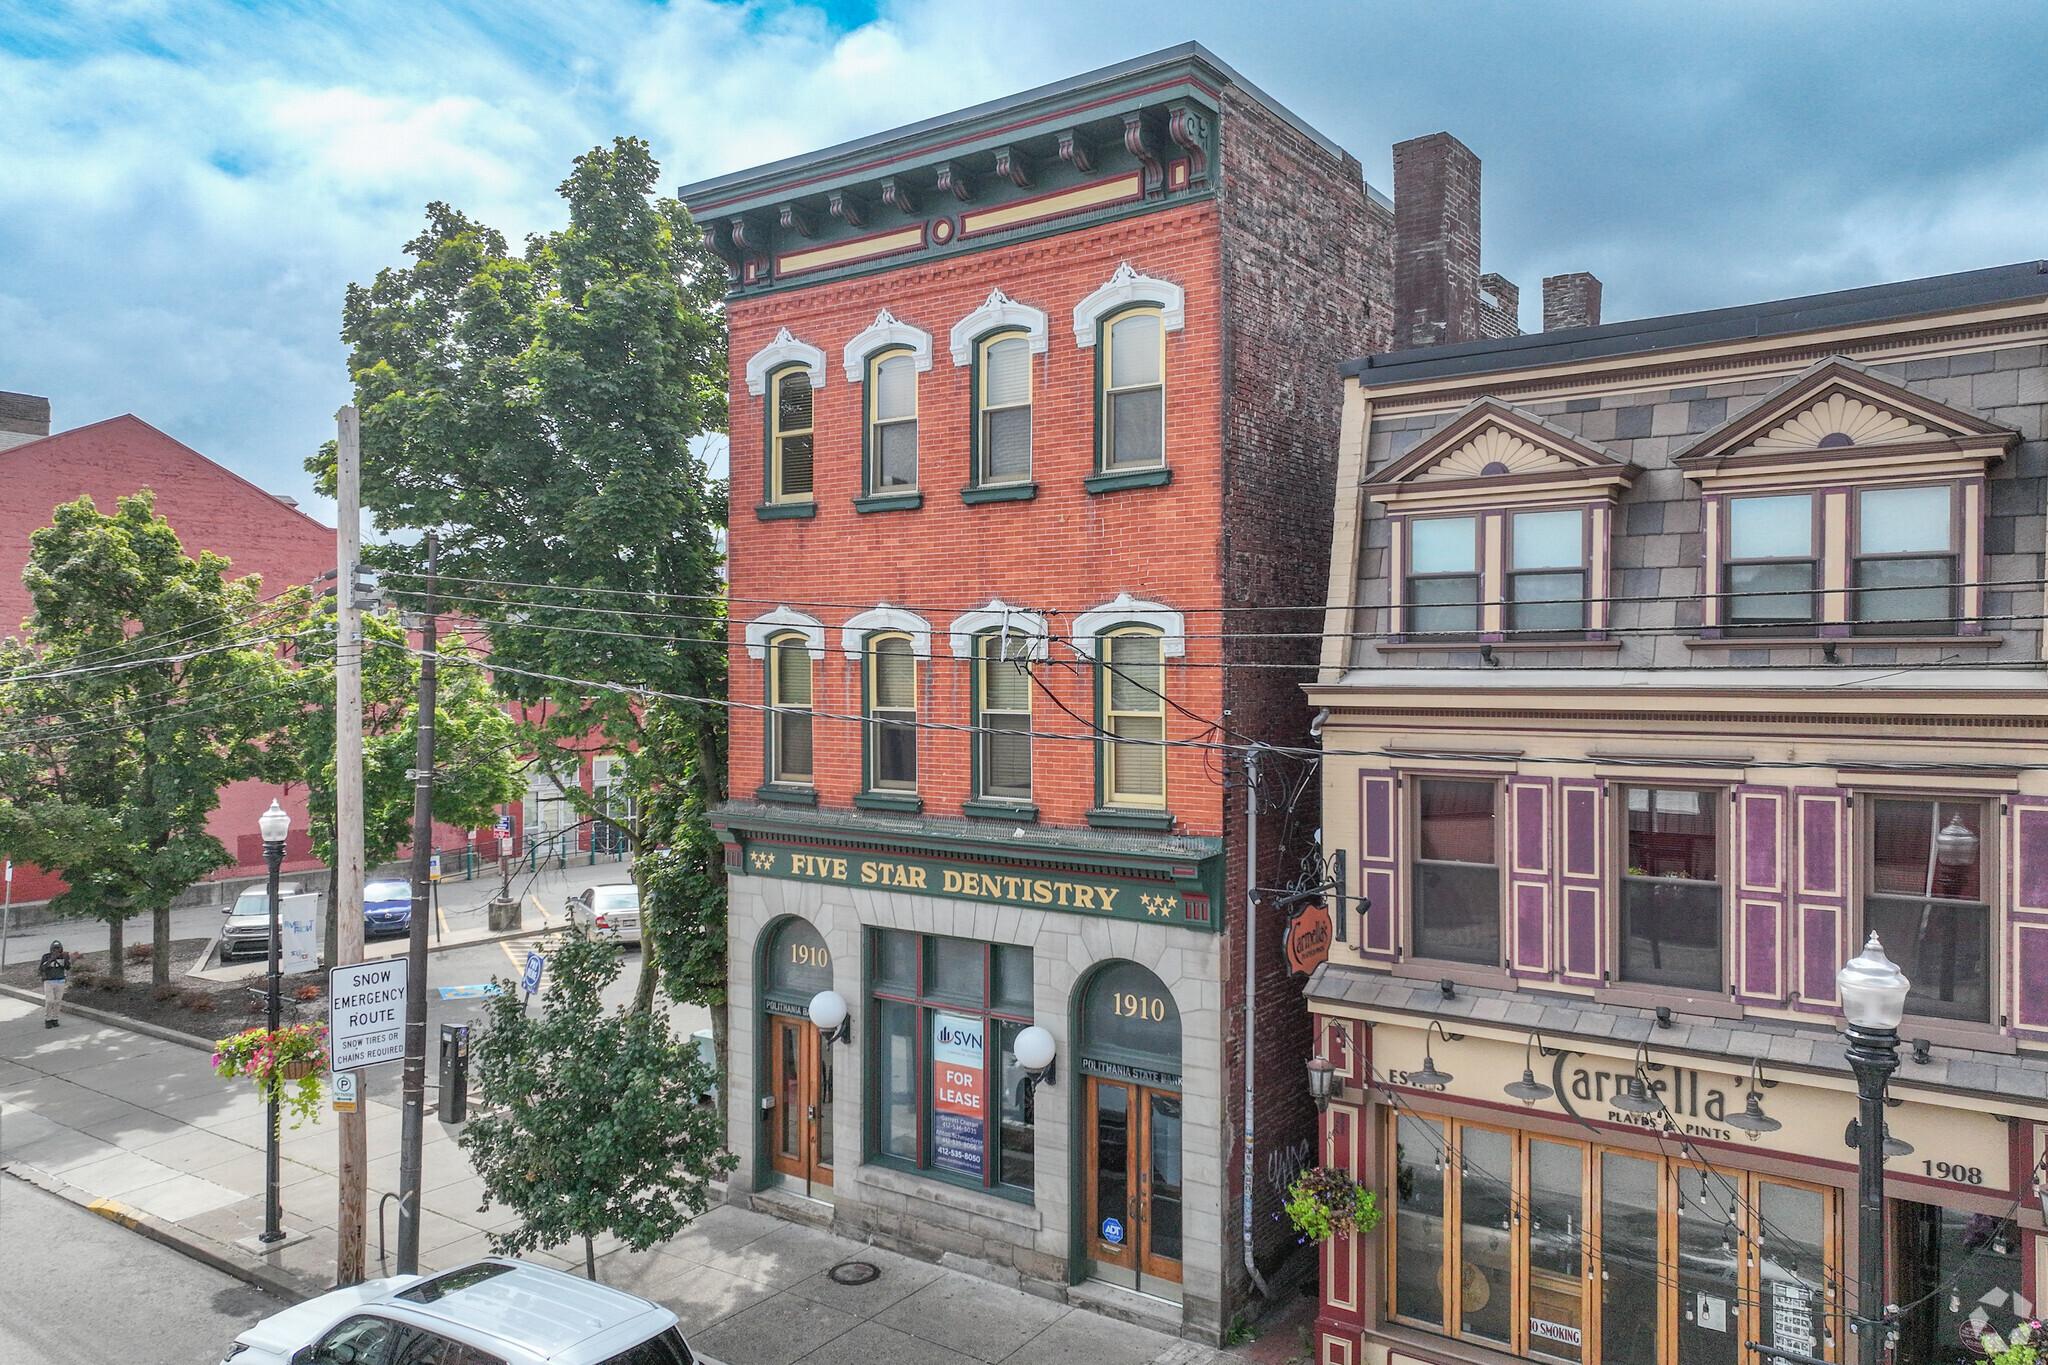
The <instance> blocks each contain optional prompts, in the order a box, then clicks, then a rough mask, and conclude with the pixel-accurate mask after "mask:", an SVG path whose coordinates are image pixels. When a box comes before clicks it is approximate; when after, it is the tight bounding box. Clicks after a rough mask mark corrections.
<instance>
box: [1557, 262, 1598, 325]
mask: <svg viewBox="0 0 2048 1365" xmlns="http://www.w3.org/2000/svg"><path fill="white" fill-rule="evenodd" d="M1599 325H1600V281H1598V280H1596V279H1594V278H1593V277H1592V276H1591V275H1589V274H1587V273H1586V272H1585V271H1583V270H1579V271H1574V272H1573V273H1572V274H1569V275H1548V276H1545V277H1544V280H1543V330H1544V331H1546V332H1561V331H1563V330H1564V329H1565V328H1567V327H1598V326H1599Z"/></svg>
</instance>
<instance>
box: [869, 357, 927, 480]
mask: <svg viewBox="0 0 2048 1365" xmlns="http://www.w3.org/2000/svg"><path fill="white" fill-rule="evenodd" d="M866 388H867V395H868V492H870V493H908V492H912V491H914V490H915V489H916V488H917V357H916V355H915V354H914V353H913V352H911V351H910V350H908V349H907V348H906V349H902V350H891V351H883V352H880V353H879V354H877V355H875V356H873V357H871V358H870V359H869V360H868V382H867V385H866Z"/></svg>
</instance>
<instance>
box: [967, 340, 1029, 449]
mask: <svg viewBox="0 0 2048 1365" xmlns="http://www.w3.org/2000/svg"><path fill="white" fill-rule="evenodd" d="M975 377H976V387H975V403H976V412H975V448H976V467H975V471H974V478H975V482H976V483H979V484H1003V483H1021V482H1023V481H1024V480H1026V479H1029V478H1030V477H1031V339H1030V337H1029V336H1028V335H1027V334H1025V333H1024V332H1022V331H1009V332H998V333H996V334H995V335H994V336H991V337H988V338H986V339H985V340H983V341H982V343H981V346H980V349H979V356H978V360H977V368H976V376H975Z"/></svg>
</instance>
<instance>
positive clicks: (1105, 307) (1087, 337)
mask: <svg viewBox="0 0 2048 1365" xmlns="http://www.w3.org/2000/svg"><path fill="white" fill-rule="evenodd" d="M1133 303H1149V304H1154V305H1156V306H1157V307H1158V309H1159V315H1160V323H1161V325H1162V326H1163V327H1164V328H1165V330H1167V331H1169V332H1178V331H1179V330H1180V329H1181V328H1182V327H1184V326H1186V325H1187V293H1186V291H1185V290H1183V289H1182V288H1181V287H1180V286H1179V285H1177V284H1175V283H1173V282H1172V281H1171V280H1155V279H1153V278H1152V277H1151V276H1150V275H1140V274H1139V273H1138V272H1137V271H1136V270H1135V269H1134V268H1133V267H1132V265H1131V263H1130V262H1129V261H1125V262H1124V263H1123V264H1122V265H1120V266H1118V267H1117V268H1116V273H1115V274H1114V275H1111V276H1110V277H1109V282H1108V283H1107V284H1105V285H1103V286H1102V287H1101V288H1100V289H1098V290H1096V291H1095V292H1094V293H1092V294H1090V295H1089V296H1088V297H1087V298H1085V299H1082V300H1081V301H1080V302H1079V303H1077V304H1075V305H1074V344H1075V345H1076V346H1080V347H1083V348H1084V349H1085V348H1087V347H1090V346H1093V345H1094V344H1095V331H1096V324H1097V323H1098V322H1100V321H1101V320H1102V318H1103V317H1104V316H1106V315H1107V314H1110V313H1114V312H1115V311H1116V310H1117V309H1119V308H1123V307H1125V306H1127V305H1129V304H1133Z"/></svg>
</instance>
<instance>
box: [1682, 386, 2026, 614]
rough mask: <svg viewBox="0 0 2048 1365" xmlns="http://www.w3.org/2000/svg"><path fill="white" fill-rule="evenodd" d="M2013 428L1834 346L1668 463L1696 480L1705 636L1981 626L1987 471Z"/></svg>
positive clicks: (2011, 438) (2011, 439)
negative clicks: (1897, 379) (1702, 536)
mask: <svg viewBox="0 0 2048 1365" xmlns="http://www.w3.org/2000/svg"><path fill="white" fill-rule="evenodd" d="M2017 440H2019V433H2018V432H2016V431H2013V430H2011V429H2010V428H2007V427H2001V426H1999V425H1997V424H1996V423H1992V422H1987V421H1985V420H1984V419H1983V418H1981V417H1979V416H1977V415H1976V414H1974V413H1969V412H1964V411H1962V410H1961V409H1959V408H1954V407H1951V406H1949V405H1948V404H1946V403H1942V402H1939V401H1937V400H1935V399H1933V398H1930V397H1928V396H1927V395H1925V394H1920V393H1915V392H1913V391H1912V390H1910V389H1907V388H1905V387H1903V386H1901V385H1899V384H1896V383H1893V382H1892V381H1891V380H1888V379H1885V378H1883V377H1881V376H1879V375H1877V374H1875V373H1873V372H1872V371H1871V370H1870V369H1868V368H1867V367H1865V366H1863V365H1859V364H1857V363H1856V362H1855V361H1853V360H1847V359H1844V358H1842V357H1840V356H1835V357H1831V358H1829V359H1827V360H1824V361H1821V362H1819V363H1818V364H1816V365H1814V366H1812V367H1811V368H1810V369H1808V370H1806V371H1805V372H1804V373H1803V374H1801V375H1799V376H1798V377H1797V378H1795V379H1793V380H1792V381H1791V382H1790V383H1788V384H1786V385H1785V386H1784V387H1783V388H1781V389H1779V390H1778V391H1777V392H1776V393H1774V394H1771V395H1770V396H1768V397H1766V398H1765V399H1764V400H1763V401H1762V402H1761V403H1758V404H1757V405H1756V406H1755V407H1753V408H1751V409H1750V410H1749V411H1748V412H1745V413H1743V414H1742V415H1741V416H1739V417H1736V418H1734V419H1733V420H1731V421H1728V422H1724V423H1722V424H1721V425H1720V426H1718V427H1716V428H1714V429H1713V430H1712V431H1709V432H1707V433H1705V434H1704V435H1702V436H1701V437H1700V438H1699V439H1698V440H1696V441H1694V442H1693V443H1692V444H1691V445H1690V446H1688V447H1687V448H1686V449H1684V450H1682V451H1680V452H1678V453H1677V454H1676V455H1675V456H1674V457H1673V460H1672V463H1673V464H1675V465H1676V466H1677V467H1678V468H1679V469H1682V470H1684V471H1685V474H1686V477H1687V478H1690V479H1693V480H1695V481H1697V482H1698V483H1699V485H1700V491H1701V500H1702V502H1703V504H1704V511H1705V516H1704V522H1705V532H1706V554H1707V575H1708V582H1709V583H1710V584H1711V585H1712V586H1711V588H1710V589H1709V592H1708V595H1707V599H1706V609H1705V613H1704V630H1703V632H1702V633H1703V634H1705V635H1708V636H1714V635H1719V634H1757V635H1778V636H1815V637H1838V636H1850V635H1877V636H1889V637H1895V638H1904V637H1922V638H1926V639H1937V640H1938V639H1954V638H1960V637H1965V636H1977V635H1982V634H1983V633H1984V629H1985V622H1984V619H1983V589H1984V586H1985V580H1984V510H1985V497H1984V476H1985V471H1986V470H1987V469H1988V468H1989V467H1990V466H1991V465H1992V464H1993V463H1995V462H1997V461H1998V460H2000V459H2003V458H2004V456H2005V452H2006V451H2007V450H2008V449H2010V448H2011V446H2012V445H2013V443H2014V442H2016V441H2017Z"/></svg>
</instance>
